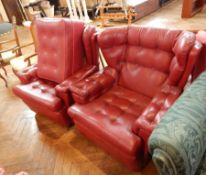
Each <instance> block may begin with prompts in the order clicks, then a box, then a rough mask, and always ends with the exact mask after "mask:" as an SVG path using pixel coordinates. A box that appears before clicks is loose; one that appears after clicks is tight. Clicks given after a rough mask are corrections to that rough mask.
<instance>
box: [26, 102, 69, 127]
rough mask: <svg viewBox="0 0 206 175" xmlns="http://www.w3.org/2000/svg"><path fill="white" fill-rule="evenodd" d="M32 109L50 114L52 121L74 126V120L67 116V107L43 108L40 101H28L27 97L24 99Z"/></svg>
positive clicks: (42, 113) (39, 112) (45, 114)
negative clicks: (52, 109) (55, 109)
mask: <svg viewBox="0 0 206 175" xmlns="http://www.w3.org/2000/svg"><path fill="white" fill-rule="evenodd" d="M23 101H24V103H26V104H27V105H28V106H29V108H30V109H31V110H32V111H35V112H36V113H38V114H40V115H42V116H49V119H51V120H52V121H54V122H56V123H58V124H60V125H63V126H67V127H68V126H72V125H73V121H72V120H71V119H70V118H69V117H68V116H67V112H66V111H67V110H66V108H65V107H63V108H62V109H60V110H59V111H51V110H50V109H48V108H45V107H44V108H43V107H42V106H41V104H39V103H33V102H31V101H27V100H26V99H24V100H23Z"/></svg>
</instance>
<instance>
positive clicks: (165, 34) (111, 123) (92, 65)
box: [14, 19, 202, 170]
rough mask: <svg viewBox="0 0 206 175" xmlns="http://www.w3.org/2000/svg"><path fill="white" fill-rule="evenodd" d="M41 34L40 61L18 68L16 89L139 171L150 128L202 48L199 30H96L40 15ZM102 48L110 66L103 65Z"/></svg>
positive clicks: (177, 92)
mask: <svg viewBox="0 0 206 175" xmlns="http://www.w3.org/2000/svg"><path fill="white" fill-rule="evenodd" d="M37 33H38V63H37V65H36V66H33V67H32V68H27V69H26V70H24V71H22V72H19V76H18V77H21V78H20V80H21V82H22V83H21V84H20V85H17V86H15V87H14V93H15V94H16V95H17V96H19V97H20V98H22V100H23V101H24V102H25V103H26V104H27V105H28V106H29V107H30V108H31V109H32V110H33V111H35V112H37V113H40V114H43V115H45V116H48V117H49V118H51V119H52V120H54V121H56V122H58V123H61V124H64V125H65V124H67V125H68V124H69V125H71V124H72V123H73V122H74V123H75V125H76V127H77V128H78V129H79V130H80V131H81V132H82V133H83V134H84V135H85V136H86V137H88V138H89V139H90V140H92V141H93V142H94V143H96V144H98V145H100V146H101V147H102V148H103V149H104V150H105V151H106V152H108V153H109V154H110V155H112V156H113V157H114V158H116V159H117V160H119V161H120V162H122V163H123V164H124V165H126V166H127V167H128V168H130V169H134V170H141V169H142V168H143V167H144V166H145V164H146V162H147V161H148V157H149V154H148V147H147V142H148V139H149V137H150V135H151V133H152V131H153V129H154V128H155V127H156V126H157V124H158V123H159V122H160V120H161V118H162V117H163V116H164V114H165V113H166V112H167V110H168V109H169V108H170V107H171V106H172V105H173V103H174V102H175V101H176V99H177V98H178V97H179V96H180V94H181V93H182V91H183V88H184V86H185V84H186V83H187V80H188V77H189V75H190V74H191V72H192V70H193V67H194V64H195V63H196V61H197V59H198V56H199V53H200V50H201V47H202V45H201V44H200V43H198V42H197V41H196V37H195V35H194V34H193V33H191V32H186V31H180V30H166V29H155V28H143V27H135V26H128V27H116V28H109V29H105V30H103V31H102V32H100V33H96V30H95V28H94V27H91V26H87V27H85V26H84V24H83V23H81V22H77V21H70V20H65V19H52V20H50V19H39V20H38V21H37ZM98 49H101V52H102V53H103V56H104V58H105V60H106V63H107V64H108V66H107V67H106V68H104V69H103V70H98ZM67 109H68V110H67ZM66 111H67V112H66ZM67 113H68V114H67Z"/></svg>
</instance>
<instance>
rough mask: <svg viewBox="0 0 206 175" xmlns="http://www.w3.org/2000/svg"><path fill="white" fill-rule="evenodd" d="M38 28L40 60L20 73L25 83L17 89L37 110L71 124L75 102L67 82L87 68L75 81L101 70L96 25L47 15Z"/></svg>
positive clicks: (61, 122) (26, 101) (18, 74)
mask: <svg viewBox="0 0 206 175" xmlns="http://www.w3.org/2000/svg"><path fill="white" fill-rule="evenodd" d="M36 29H37V43H38V48H37V50H38V63H37V65H32V66H31V67H27V68H26V69H24V70H22V71H20V72H18V73H16V74H17V76H18V78H19V79H20V81H21V84H19V85H17V86H15V87H14V88H13V91H14V93H15V94H16V95H17V96H19V97H20V98H21V99H22V100H23V101H24V102H25V103H26V104H27V105H28V106H29V107H30V108H31V109H32V110H33V111H35V112H37V113H39V114H42V115H44V116H47V117H49V118H50V119H52V120H54V121H56V122H58V123H60V124H62V125H67V126H68V125H71V124H72V121H71V119H70V118H69V117H68V116H67V113H66V110H67V108H68V107H69V106H70V105H71V104H72V103H73V101H72V98H71V95H70V93H69V92H67V91H68V90H67V84H68V83H69V82H70V80H69V77H70V76H71V75H73V74H74V73H75V72H76V71H77V70H79V69H81V68H83V67H84V68H83V70H81V72H80V74H78V75H75V76H76V77H75V78H74V77H73V81H77V80H78V78H83V77H85V76H87V75H89V74H91V72H92V71H95V70H97V68H98V61H97V51H96V50H95V49H96V48H94V49H93V48H92V46H93V45H94V44H92V42H93V41H95V39H94V37H93V34H94V33H95V28H94V27H90V26H88V27H85V26H84V23H82V22H78V21H70V20H66V19H49V18H45V19H38V20H37V21H36ZM84 46H85V47H84Z"/></svg>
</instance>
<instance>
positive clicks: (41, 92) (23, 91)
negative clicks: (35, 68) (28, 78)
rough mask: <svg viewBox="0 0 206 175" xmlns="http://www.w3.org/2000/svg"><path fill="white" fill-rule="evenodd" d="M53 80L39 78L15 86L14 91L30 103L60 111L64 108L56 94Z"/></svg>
mask: <svg viewBox="0 0 206 175" xmlns="http://www.w3.org/2000/svg"><path fill="white" fill-rule="evenodd" d="M55 86H56V84H55V83H53V82H48V81H45V80H44V81H42V80H37V81H34V82H31V83H29V84H25V85H17V86H15V87H14V89H13V90H14V93H15V94H16V95H17V96H19V97H20V98H22V99H23V100H26V101H29V102H30V103H33V104H34V105H35V104H38V105H42V107H43V108H48V109H50V110H52V111H58V110H60V109H61V108H62V101H61V99H60V98H58V97H57V96H56V92H55V89H54V87H55Z"/></svg>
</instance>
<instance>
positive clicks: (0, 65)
mask: <svg viewBox="0 0 206 175" xmlns="http://www.w3.org/2000/svg"><path fill="white" fill-rule="evenodd" d="M0 68H2V69H3V71H4V74H5V75H6V76H8V74H7V70H6V69H5V67H4V66H3V63H2V61H0Z"/></svg>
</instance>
